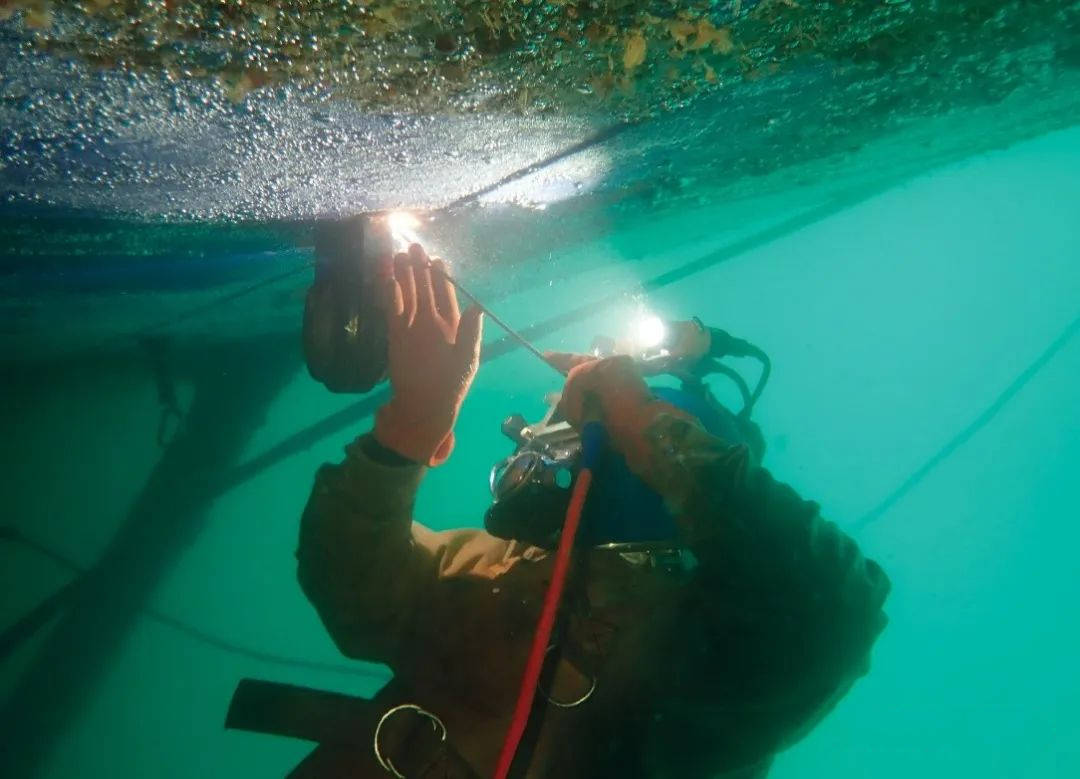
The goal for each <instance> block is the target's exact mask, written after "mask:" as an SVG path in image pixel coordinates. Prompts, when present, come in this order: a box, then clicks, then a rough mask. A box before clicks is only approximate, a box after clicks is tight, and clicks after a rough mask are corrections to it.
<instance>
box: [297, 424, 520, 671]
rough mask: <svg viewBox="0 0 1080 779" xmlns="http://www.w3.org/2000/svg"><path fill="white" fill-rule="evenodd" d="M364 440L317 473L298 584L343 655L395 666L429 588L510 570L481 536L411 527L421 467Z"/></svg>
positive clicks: (496, 543) (505, 546) (499, 547)
mask: <svg viewBox="0 0 1080 779" xmlns="http://www.w3.org/2000/svg"><path fill="white" fill-rule="evenodd" d="M380 451H382V452H384V453H385V450H381V448H380V447H379V445H378V444H377V443H375V441H374V439H373V438H372V437H371V436H370V435H368V436H362V437H361V438H359V439H358V440H357V441H355V442H354V443H352V444H350V445H349V446H348V447H346V449H345V460H344V461H343V462H342V463H341V464H339V465H324V466H323V467H321V468H320V469H319V471H318V473H317V474H316V475H315V485H314V487H313V488H312V491H311V496H310V497H309V499H308V503H307V506H306V507H305V509H304V515H303V518H302V519H301V522H300V542H299V546H298V548H297V553H296V556H297V561H298V571H297V573H298V578H299V580H300V586H301V588H302V589H303V591H304V593H305V595H307V597H308V599H309V600H310V601H311V603H312V604H313V605H314V606H315V609H316V611H318V613H319V616H320V617H321V619H322V621H323V624H324V625H325V626H326V629H327V631H328V632H329V633H330V635H331V637H332V638H333V639H334V641H335V643H336V644H337V645H338V648H339V649H340V650H341V652H342V653H343V654H345V655H347V656H349V657H355V658H362V659H365V660H371V661H375V662H383V663H387V664H388V665H390V666H391V667H393V666H394V664H395V660H396V659H397V658H398V657H400V656H401V651H402V642H403V641H408V640H409V636H410V635H412V634H414V633H415V631H416V626H414V625H412V624H411V623H410V620H416V619H422V618H423V617H422V614H423V611H424V603H425V601H426V600H427V598H425V595H426V594H428V592H429V588H430V587H432V586H433V585H435V584H436V583H437V581H438V580H439V579H441V578H447V577H451V576H455V575H460V574H475V575H480V576H491V575H495V574H497V573H498V572H500V571H502V570H505V568H506V567H507V566H508V565H510V564H512V560H511V559H509V558H511V554H510V552H511V549H510V544H509V542H507V541H503V540H502V539H498V538H494V537H492V536H490V535H488V534H487V533H484V532H483V531H480V530H452V531H446V532H440V533H436V532H433V531H431V530H429V529H428V528H426V527H424V526H423V525H421V524H419V523H417V522H413V519H412V516H413V506H414V504H415V501H416V492H417V489H418V488H419V486H420V482H421V480H422V479H423V476H424V473H425V471H426V468H424V467H422V466H420V465H417V464H415V463H411V462H409V461H407V460H404V459H402V458H393V456H392V455H391V458H392V459H391V460H388V459H387V458H386V457H385V456H381V457H377V456H374V455H376V454H377V453H378V452H380Z"/></svg>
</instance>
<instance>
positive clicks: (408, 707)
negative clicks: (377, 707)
mask: <svg viewBox="0 0 1080 779" xmlns="http://www.w3.org/2000/svg"><path fill="white" fill-rule="evenodd" d="M399 711H415V712H416V713H417V714H420V715H422V716H424V717H427V718H428V719H430V720H431V729H432V730H435V731H437V730H438V729H439V728H442V736H440V737H439V741H446V725H444V724H443V721H442V720H441V719H439V718H438V717H436V716H435V715H434V714H432V713H431V712H430V711H428V710H427V709H422V708H420V707H419V706H417V705H416V704H415V703H403V704H401V705H400V706H395V707H394V708H392V709H390V710H389V711H388V712H386V713H385V714H383V715H382V718H381V719H380V720H379V724H378V725H376V726H375V740H374V742H373V746H374V748H375V759H376V760H378V761H379V765H380V766H382V768H383V770H384V771H386V772H388V773H391V774H393V775H394V776H396V777H397V779H405V774H403V773H401V772H400V771H398V770H397V769H396V768H394V764H393V763H391V762H390V758H388V757H383V755H382V750H380V749H379V731H381V730H382V726H383V725H385V724H386V721H387V720H388V719H390V717H392V716H393V715H395V714H397V713H398V712H399Z"/></svg>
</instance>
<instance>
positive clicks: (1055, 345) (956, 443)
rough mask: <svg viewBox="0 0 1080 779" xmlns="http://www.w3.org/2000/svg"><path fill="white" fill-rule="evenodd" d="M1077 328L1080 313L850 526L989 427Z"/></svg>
mask: <svg viewBox="0 0 1080 779" xmlns="http://www.w3.org/2000/svg"><path fill="white" fill-rule="evenodd" d="M1078 332H1080V315H1078V316H1077V317H1076V318H1075V319H1073V321H1072V322H1070V323H1069V324H1068V325H1066V326H1065V329H1064V330H1062V331H1061V333H1059V334H1058V337H1057V338H1055V339H1054V340H1053V341H1051V343H1050V345H1049V346H1047V347H1046V349H1044V350H1043V352H1042V354H1040V355H1039V356H1038V357H1036V358H1035V359H1034V360H1032V362H1031V363H1030V364H1029V365H1028V366H1027V367H1026V368H1025V369H1024V370H1022V371H1021V372H1020V374H1019V375H1018V376H1017V377H1016V378H1015V379H1013V380H1012V382H1011V383H1010V384H1009V386H1008V387H1006V388H1005V389H1004V390H1003V391H1002V393H1001V394H1000V395H998V396H997V398H996V399H995V400H994V402H993V403H991V404H990V405H989V406H988V407H987V408H986V409H985V410H984V411H983V412H982V413H981V414H979V416H977V417H976V418H975V419H974V420H973V421H972V422H971V424H969V425H968V426H967V427H965V428H964V429H963V430H961V431H960V432H959V433H957V434H956V435H954V436H953V437H952V438H951V439H949V441H948V442H947V443H946V444H945V445H944V446H942V447H941V448H940V449H938V450H937V452H935V453H934V454H933V455H932V456H931V457H930V459H928V460H927V461H926V462H925V463H923V464H922V465H921V466H919V467H918V468H916V469H915V471H914V472H913V473H912V474H911V475H910V476H908V477H907V478H906V479H904V481H903V482H901V484H900V486H899V487H897V488H896V489H895V490H893V491H892V492H890V493H889V494H888V495H887V496H886V497H885V498H884V499H883V500H882V501H881V502H880V503H878V504H877V505H876V506H874V508H872V509H870V510H869V511H867V512H866V513H865V514H863V515H862V516H861V517H859V519H857V520H856V521H855V523H854V524H853V525H852V526H851V527H852V529H853V530H863V529H865V528H866V527H867V526H869V525H870V524H871V523H873V522H876V521H877V520H879V519H881V517H882V516H884V514H885V512H887V511H888V510H889V509H891V508H892V507H893V506H895V505H896V504H897V503H898V502H899V501H900V499H901V498H903V497H904V496H905V495H907V494H908V493H909V492H911V490H913V489H914V488H915V486H916V485H917V484H918V483H919V482H921V481H922V480H923V479H925V478H926V476H927V475H928V474H929V473H930V472H931V471H933V470H934V469H935V468H937V467H938V466H939V465H941V464H942V463H943V462H944V461H945V460H946V459H948V458H949V457H950V456H951V455H952V454H953V453H954V452H955V451H956V450H957V449H959V448H960V447H961V446H962V445H964V444H965V443H967V442H968V441H969V440H970V439H971V437H972V436H974V435H975V434H976V433H977V432H979V431H980V430H982V429H983V428H984V427H986V425H987V424H989V423H990V420H992V419H993V418H994V417H996V416H997V415H998V414H999V413H1000V412H1001V410H1002V409H1003V408H1005V406H1006V405H1007V404H1008V403H1009V401H1010V400H1012V399H1013V398H1014V397H1016V394H1017V393H1018V392H1020V390H1022V389H1023V388H1024V386H1025V385H1026V384H1027V383H1028V382H1029V381H1031V380H1032V379H1033V378H1035V375H1036V374H1038V372H1039V371H1041V370H1042V369H1043V368H1044V367H1045V366H1046V364H1047V363H1048V362H1050V360H1051V359H1052V358H1053V357H1054V355H1056V354H1057V353H1058V352H1060V351H1061V350H1062V348H1064V346H1065V344H1067V343H1068V342H1069V341H1070V340H1071V339H1072V338H1073V336H1075V335H1076V334H1077V333H1078Z"/></svg>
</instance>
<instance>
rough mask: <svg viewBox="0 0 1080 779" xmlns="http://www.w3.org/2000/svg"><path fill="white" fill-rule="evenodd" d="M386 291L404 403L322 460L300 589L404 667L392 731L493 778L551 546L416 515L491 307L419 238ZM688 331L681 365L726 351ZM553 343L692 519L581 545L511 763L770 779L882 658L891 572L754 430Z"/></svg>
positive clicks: (303, 541)
mask: <svg viewBox="0 0 1080 779" xmlns="http://www.w3.org/2000/svg"><path fill="white" fill-rule="evenodd" d="M381 285H382V286H381V291H382V305H383V306H384V307H385V310H386V327H387V335H388V360H389V368H388V375H389V381H390V387H391V396H390V400H389V401H388V402H387V403H386V404H385V405H384V406H383V407H382V408H380V409H379V411H378V412H377V414H376V418H375V425H374V430H373V431H372V432H370V433H368V434H365V435H361V436H360V437H359V438H358V439H357V440H356V441H355V442H353V443H352V444H350V445H349V446H348V447H347V448H346V454H345V459H344V461H343V462H341V463H340V464H338V465H325V466H323V467H322V468H320V470H319V471H318V473H317V475H316V478H315V486H314V489H313V490H312V493H311V496H310V499H309V501H308V504H307V507H306V509H305V511H304V514H303V519H302V522H301V532H300V543H299V549H298V553H297V556H298V560H299V580H300V584H301V586H302V588H303V590H304V592H305V593H306V595H307V597H308V598H309V599H310V600H311V602H312V603H313V604H314V606H315V608H316V609H317V611H318V613H319V615H320V617H321V618H322V621H323V623H324V624H325V626H326V628H327V630H328V631H329V633H330V635H331V636H332V637H333V639H334V641H335V642H336V644H337V646H338V647H339V648H340V650H341V651H342V652H343V653H344V654H345V655H347V656H349V657H352V658H357V659H363V660H367V661H374V662H381V663H385V664H387V665H388V666H389V667H390V668H391V669H392V670H393V672H394V679H393V681H391V682H390V684H389V685H388V686H387V687H386V688H384V690H383V691H382V692H381V693H380V694H379V696H378V698H377V700H379V701H380V702H381V703H382V704H383V705H385V708H386V711H387V717H384V721H385V724H386V725H387V729H386V730H387V733H389V732H390V731H392V730H393V726H392V724H391V722H390V720H392V719H398V720H401V721H404V720H406V719H410V718H412V719H416V720H417V721H421V722H423V723H424V725H423V726H422V727H421V728H419V730H418V731H416V732H420V731H423V732H429V731H430V732H433V733H434V734H435V736H434V737H433V738H432V739H429V741H432V742H433V743H434V742H440V743H445V744H452V750H453V753H454V755H455V761H456V762H455V764H456V765H459V768H460V771H459V773H458V774H453V773H452V772H451V773H452V775H455V776H456V775H461V776H467V775H474V776H485V777H486V776H491V775H492V772H493V770H494V767H495V764H496V760H497V758H498V755H499V752H500V747H501V745H502V742H503V737H504V734H505V733H506V731H507V728H508V725H509V722H510V717H511V711H512V710H513V708H514V703H515V697H516V695H517V693H518V688H519V683H520V680H521V676H522V668H523V666H524V664H525V657H526V653H527V652H528V648H529V644H530V640H531V638H532V636H533V630H534V627H535V625H536V622H537V616H538V613H539V610H540V603H541V600H542V598H543V595H544V592H545V588H546V586H547V584H548V581H549V580H550V578H551V571H552V568H551V566H552V554H551V550H550V547H545V545H542V544H539V545H538V544H537V543H536V540H537V539H535V538H530V539H529V540H522V539H521V538H500V537H497V536H495V535H492V534H490V533H488V532H486V531H484V530H480V529H465V530H455V531H447V532H433V531H431V530H430V529H428V528H426V527H425V526H424V525H422V524H420V523H419V522H417V521H415V520H414V517H413V506H414V503H415V497H416V493H417V489H418V488H419V486H420V483H421V482H422V480H423V477H424V474H425V472H426V470H427V469H428V468H432V467H438V466H439V465H441V464H442V463H444V462H445V461H446V459H447V458H448V457H449V456H450V454H451V452H452V451H453V449H454V445H455V439H454V433H453V429H454V423H455V420H456V418H457V416H458V413H459V409H460V408H461V404H462V401H463V400H464V398H465V396H466V393H467V392H468V390H469V387H470V384H471V382H472V380H473V377H474V375H475V374H476V371H477V367H478V365H479V355H480V342H481V330H482V319H483V317H482V315H481V313H480V312H479V310H478V309H476V308H470V309H468V310H466V311H465V312H463V313H462V312H459V308H458V301H457V295H456V293H455V289H454V287H453V286H452V284H451V283H450V282H449V280H448V279H447V276H446V270H445V266H444V265H443V264H442V263H441V262H440V261H438V260H436V261H434V262H432V261H431V260H429V258H428V257H427V255H426V254H425V253H424V251H423V249H421V248H420V247H419V246H416V245H413V246H411V247H410V248H409V251H408V252H407V253H402V254H398V255H397V256H396V257H395V258H394V261H393V262H392V263H386V264H385V265H384V266H383V274H382V280H381ZM680 332H681V333H683V335H684V336H685V337H684V338H682V339H681V343H680V344H679V345H678V346H677V347H676V349H677V350H678V353H677V354H676V355H674V356H675V357H676V358H678V359H681V360H683V361H684V362H685V363H687V364H690V363H693V362H695V361H696V360H700V359H704V358H706V357H707V356H708V354H709V351H710V331H709V329H708V328H703V327H701V328H696V327H689V326H688V323H682V325H680ZM546 356H547V358H548V359H549V361H551V362H552V363H553V364H555V365H557V366H559V367H561V368H562V369H563V370H565V371H567V373H568V375H567V378H566V381H565V387H564V388H563V393H562V398H561V401H560V404H559V408H558V410H559V413H560V414H561V415H562V416H563V417H564V418H565V419H566V420H567V421H568V422H569V423H570V424H571V425H572V426H574V427H580V426H581V425H582V424H583V422H584V421H585V419H586V416H587V415H597V414H598V415H599V417H600V419H601V421H602V423H603V426H604V428H605V430H606V432H607V438H608V446H609V448H610V451H611V452H612V456H614V457H618V458H620V462H621V463H623V464H624V466H625V469H626V470H627V471H628V472H629V473H630V474H631V475H632V477H633V478H634V479H635V480H636V481H637V482H639V483H640V484H641V485H643V487H644V488H645V489H647V490H648V491H650V492H652V493H655V494H657V495H658V496H659V497H658V501H659V504H661V505H662V507H663V511H664V513H665V516H666V517H669V518H670V519H671V520H672V525H671V535H670V537H667V538H657V539H655V543H653V544H640V545H638V546H635V547H627V546H620V544H619V543H618V542H619V541H622V540H625V539H621V538H620V537H619V530H618V518H617V517H615V519H614V521H612V517H611V516H609V517H607V519H608V522H607V525H606V527H607V528H608V530H606V531H605V532H606V536H605V537H604V538H593V539H592V541H591V542H590V544H591V545H585V546H579V549H578V551H577V552H576V555H577V557H576V559H577V564H576V565H575V567H574V569H573V571H572V573H571V577H570V580H569V582H568V584H567V587H566V595H565V597H564V599H563V604H562V611H561V616H560V621H559V628H558V631H557V635H556V637H555V639H553V642H552V647H551V649H552V657H551V662H550V663H549V667H548V668H546V669H545V675H544V679H543V681H542V684H541V695H539V696H537V699H536V700H537V704H536V706H535V708H534V711H533V716H532V718H531V720H530V724H529V731H528V733H527V735H526V738H525V741H524V742H523V744H522V747H521V749H520V752H519V754H518V758H517V761H516V762H515V763H514V773H513V774H512V775H517V776H527V777H559V778H560V779H575V778H576V777H590V778H593V777H624V778H627V777H628V778H634V777H642V778H644V777H732V778H733V777H738V778H739V779H748V778H749V777H760V776H764V775H765V774H766V773H767V772H768V768H769V765H770V764H771V762H772V760H773V757H774V755H775V754H776V753H777V752H778V751H780V750H782V749H784V748H786V747H788V746H790V745H791V744H793V743H795V742H796V741H797V740H798V739H799V738H801V737H802V736H803V735H805V733H806V732H807V731H808V730H809V729H810V728H812V727H813V726H814V725H815V724H816V723H817V722H818V721H819V720H820V719H821V717H822V716H824V715H825V714H827V713H828V712H829V711H830V710H831V709H832V707H833V706H834V705H835V704H836V702H837V701H838V700H839V699H840V698H841V697H842V696H843V695H844V694H845V693H846V692H847V691H848V689H849V688H850V687H851V685H852V684H853V682H854V681H855V680H856V679H858V678H859V677H860V676H862V675H863V674H865V673H866V672H867V670H868V667H869V665H868V663H869V653H870V649H871V646H872V645H873V643H874V641H875V639H876V638H877V636H878V634H879V633H880V632H881V630H882V629H883V627H884V626H885V623H886V617H885V616H884V614H883V612H882V604H883V602H884V600H885V598H886V596H887V593H888V591H889V582H888V579H887V578H886V576H885V574H884V573H883V571H882V569H881V568H880V567H879V566H878V565H877V564H876V563H874V562H873V561H870V560H868V559H866V558H865V557H863V555H862V554H861V553H860V551H859V549H858V548H857V547H856V545H855V543H854V542H853V541H852V539H850V538H849V537H847V536H846V535H845V534H844V533H842V532H841V531H840V530H839V529H838V528H837V527H836V526H835V525H834V524H832V523H830V522H827V521H825V520H823V519H822V518H821V517H820V515H819V508H818V506H817V505H816V504H815V503H813V502H810V501H806V500H803V499H802V498H800V497H799V496H798V495H797V494H796V493H795V492H794V491H793V490H792V489H791V488H790V487H787V486H785V485H783V484H780V483H778V482H777V481H775V480H774V479H773V478H772V476H771V475H770V474H769V473H768V472H767V471H766V470H764V469H763V468H762V467H760V464H759V462H758V460H759V458H760V446H758V445H756V443H755V442H754V441H753V440H752V437H742V439H741V440H740V435H739V433H738V432H737V429H736V428H733V427H732V426H730V425H728V426H725V425H722V424H708V423H707V420H704V419H703V418H702V417H704V416H706V414H704V413H702V414H700V415H697V414H695V413H693V412H692V411H688V410H687V408H685V407H683V406H685V405H686V404H680V403H679V402H678V398H675V402H672V401H670V400H664V399H661V396H660V394H659V393H658V392H656V391H654V390H652V389H650V387H649V385H648V384H647V383H646V381H645V379H644V378H643V376H642V373H641V371H640V370H639V368H638V367H637V365H636V364H635V362H634V361H633V360H632V359H630V358H629V357H612V358H606V359H594V358H591V357H587V356H581V355H568V354H551V353H548V354H547V355H546ZM710 429H711V430H712V432H710ZM733 431H734V432H733ZM602 481H603V477H602V475H601V476H600V477H598V479H597V482H596V484H597V486H598V487H599V486H601V482H602ZM609 492H610V491H609ZM601 497H602V491H601ZM590 500H591V498H590ZM598 500H600V498H598ZM589 508H590V510H592V511H593V513H594V514H595V513H596V512H597V511H600V512H603V511H604V508H605V506H604V505H603V502H602V500H601V503H600V504H599V508H597V507H596V506H592V505H590V507H589ZM636 532H637V533H638V538H635V540H640V528H639V529H638V530H637V531H636ZM528 535H529V534H528V533H527V532H524V531H523V532H522V533H521V536H525V537H527V536H528ZM628 550H631V551H628ZM401 704H410V707H407V708H400V706H401ZM428 719H430V727H428V724H429V723H428ZM436 723H437V725H436ZM399 724H400V723H399ZM405 729H406V730H408V729H409V728H408V727H406V728H405ZM410 738H411V736H410ZM378 747H379V744H378V738H376V751H378ZM427 748H429V746H427V745H424V744H420V743H418V742H416V741H415V739H413V740H412V741H410V740H409V739H407V738H405V737H399V738H398V739H397V740H396V741H395V740H394V738H387V739H386V740H385V743H384V744H383V748H382V751H381V752H380V753H379V754H378V755H375V754H370V753H367V752H365V753H361V752H357V754H356V756H355V762H354V763H353V764H352V773H351V775H352V776H360V777H366V776H373V777H374V776H385V775H388V774H387V773H386V771H390V772H391V773H394V772H398V771H400V772H401V773H403V774H404V775H406V776H410V777H412V776H414V775H415V773H413V774H410V773H409V771H408V770H406V769H405V768H404V767H403V766H405V765H406V764H409V765H412V766H416V765H424V763H423V760H419V762H417V753H418V752H423V750H424V749H427ZM369 752H370V750H369ZM410 761H411V762H410ZM470 771H471V774H470ZM440 775H442V774H440Z"/></svg>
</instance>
